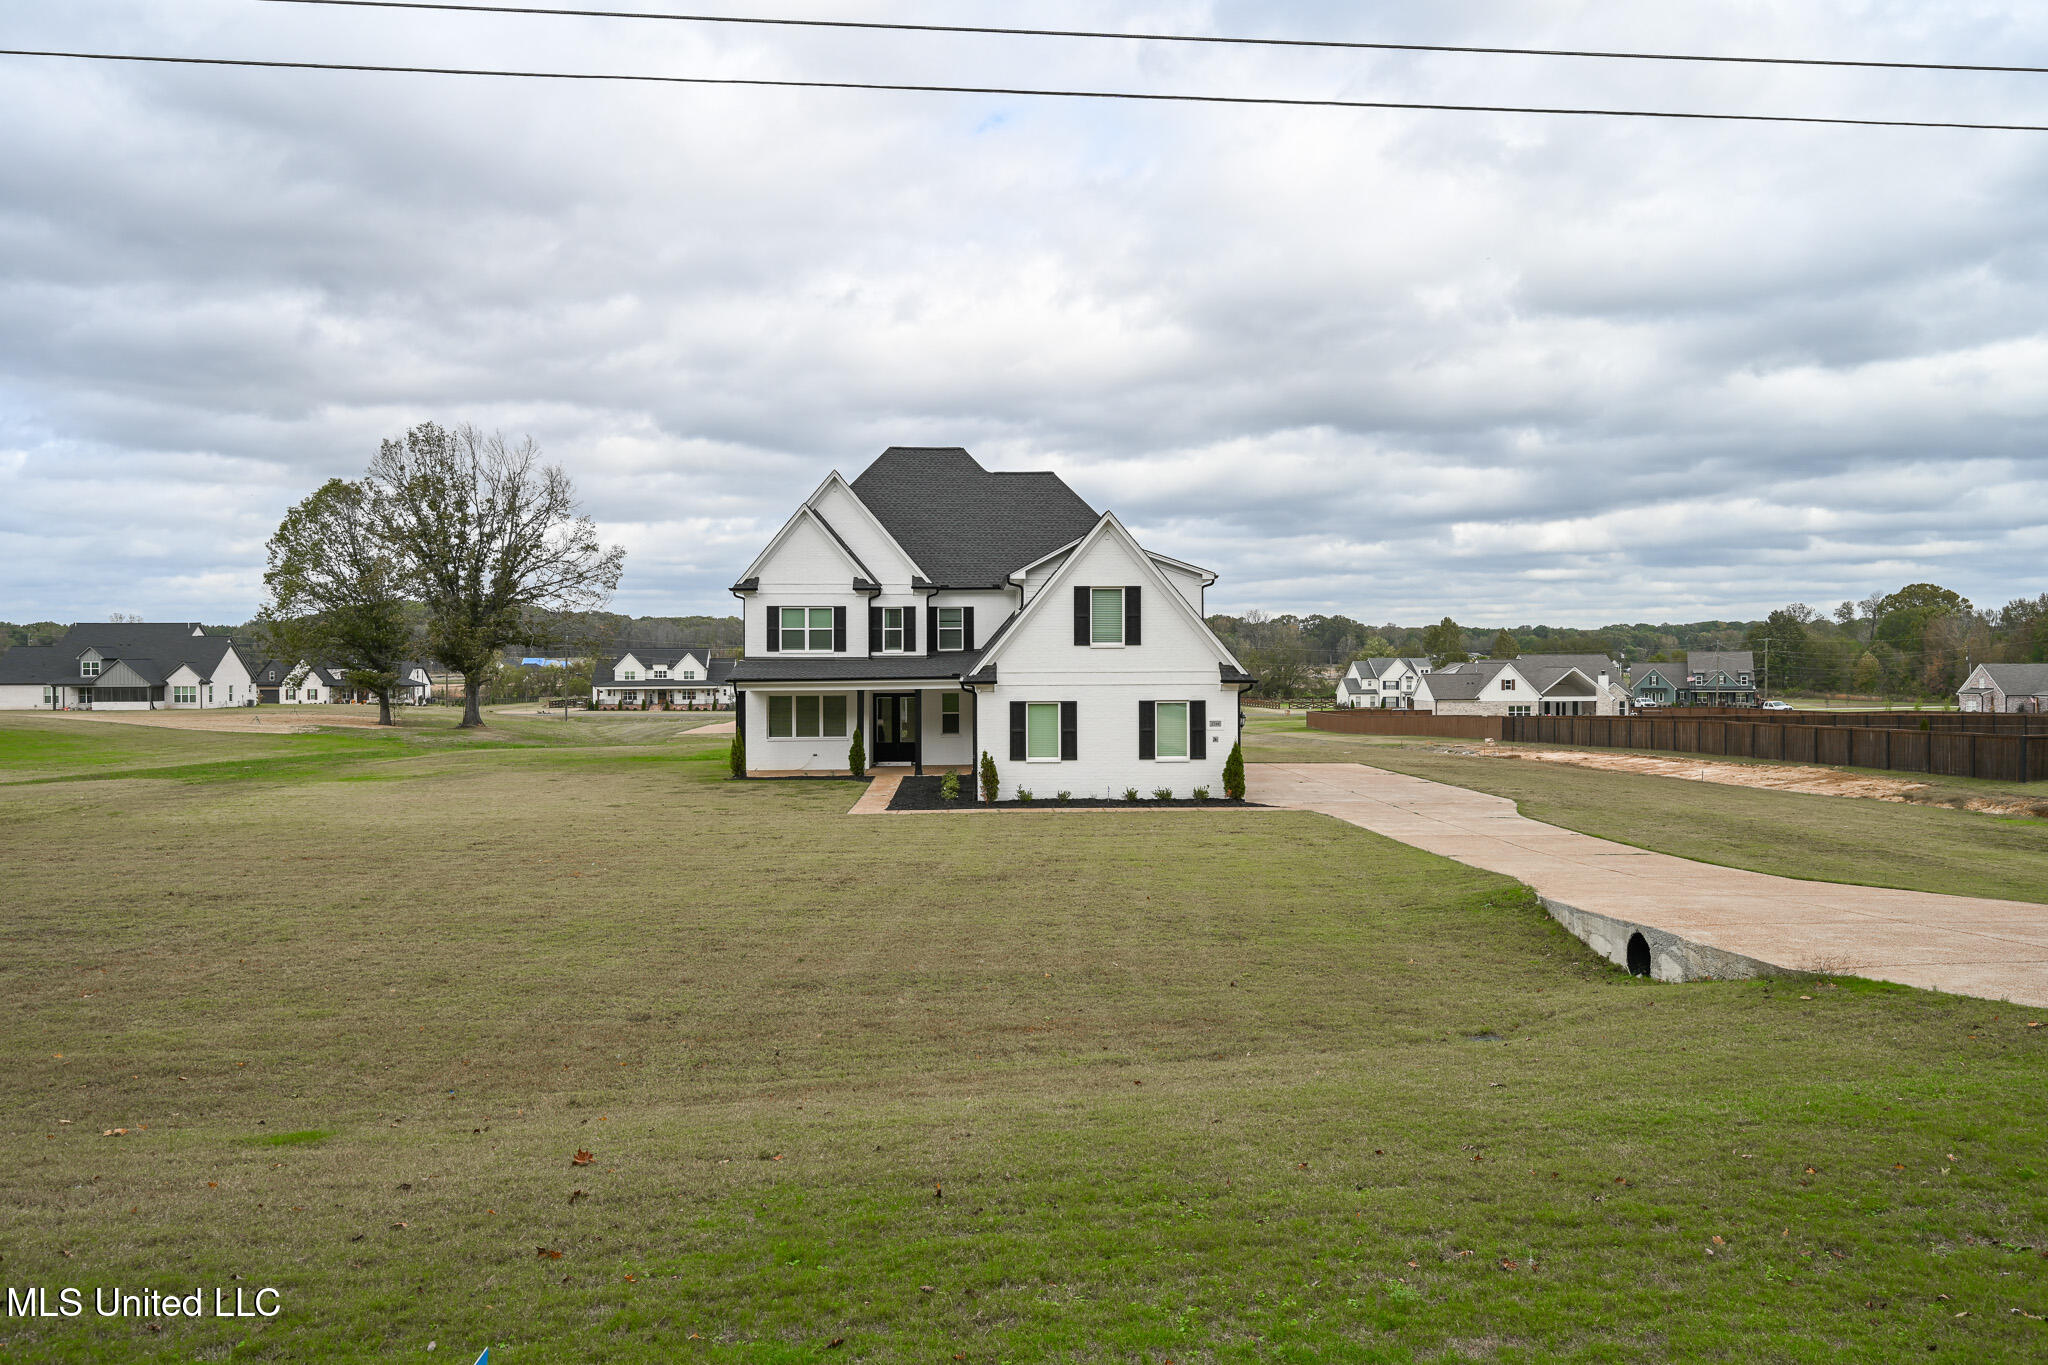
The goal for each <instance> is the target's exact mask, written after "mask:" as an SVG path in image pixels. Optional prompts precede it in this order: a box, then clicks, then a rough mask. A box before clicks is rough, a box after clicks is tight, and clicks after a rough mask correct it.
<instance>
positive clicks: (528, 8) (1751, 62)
mask: <svg viewBox="0 0 2048 1365" xmlns="http://www.w3.org/2000/svg"><path fill="white" fill-rule="evenodd" d="M264 3H266V4H273V5H339V6H345V7H348V8H351V9H410V10H446V11H454V12H463V11H469V12H473V13H477V14H539V15H554V16H560V17H570V18H581V19H665V20H670V21H674V22H680V23H689V24H755V25H761V26H766V27H776V28H838V29H865V30H869V31H873V32H881V33H969V34H984V35H992V36H997V37H1005V38H1094V39H1111V40H1114V41H1119V42H1134V43H1207V44H1213V45H1218V46H1227V47H1288V48H1324V49H1338V50H1344V51H1354V52H1356V51H1363V52H1448V53H1455V54H1460V55H1467V56H1475V55H1476V56H1496V57H1589V58H1598V59H1602V60H1608V61H1628V62H1729V63H1736V64H1740V65H1747V66H1830V67H1860V68H1865V69H1874V70H1880V71H1986V72H2003V73H2007V74H2015V75H2029V76H2039V75H2048V66H1991V65H1986V64H1982V63H1973V62H1879V61H1859V60H1853V59H1847V58H1831V57H1734V56H1715V55H1711V54H1707V53H1698V52H1607V51H1598V50H1589V49H1578V48H1549V47H1461V46H1454V45H1451V44H1447V43H1369V42H1355V41H1347V40H1342V39H1334V38H1237V37H1228V36H1224V35H1220V34H1204V33H1118V32H1114V31H1111V30H1102V29H1082V28H998V27H994V26H991V25H982V24H898V23H883V22H880V21H877V20H862V19H774V18H759V17H755V16H751V15H737V14H663V13H650V12H647V11H644V10H609V9H556V8H552V7H548V6H542V5H456V4H447V3H441V2H440V0H264Z"/></svg>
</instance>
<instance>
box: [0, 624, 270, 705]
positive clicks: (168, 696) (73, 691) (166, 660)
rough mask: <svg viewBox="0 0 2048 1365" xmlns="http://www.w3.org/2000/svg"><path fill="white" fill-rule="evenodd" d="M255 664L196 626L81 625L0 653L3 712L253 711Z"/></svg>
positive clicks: (229, 643)
mask: <svg viewBox="0 0 2048 1365" xmlns="http://www.w3.org/2000/svg"><path fill="white" fill-rule="evenodd" d="M255 700H256V693H255V689H254V688H253V687H252V686H251V684H250V678H249V666H248V664H247V662H246V661H245V660H244V659H243V658H242V656H241V655H240V654H239V653H237V652H236V649H235V642H234V641H233V640H231V639H229V638H228V637H227V636H225V635H208V634H207V633H206V631H205V629H204V628H203V627H202V626H200V625H198V624H197V623H196V622H189V621H188V622H154V621H152V622H140V621H113V622H107V623H104V624H102V623H99V622H79V623H77V624H75V625H73V626H72V627H71V629H69V630H67V631H66V632H64V638H63V639H61V640H59V641H58V642H57V643H56V644H54V645H21V646H17V647H16V648H14V649H10V650H8V651H7V653H6V654H4V655H0V709H5V710H14V711H21V710H42V711H82V710H93V709H98V710H107V711H153V710H160V709H170V710H185V709H189V710H205V709H207V708H210V707H222V706H245V705H252V704H254V702H255Z"/></svg>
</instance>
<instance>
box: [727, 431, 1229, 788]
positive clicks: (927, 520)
mask: <svg viewBox="0 0 2048 1365" xmlns="http://www.w3.org/2000/svg"><path fill="white" fill-rule="evenodd" d="M1215 581H1216V576H1215V575H1214V574H1213V573H1210V572H1209V571H1207V570H1205V569H1200V568H1197V567H1195V566H1194V565H1192V564H1185V563H1182V562H1181V561H1179V560H1175V559H1170V558H1167V557H1166V556H1164V555H1157V554H1153V553H1151V552H1149V551H1147V550H1146V549H1144V547H1142V546H1140V545H1139V544H1138V543H1137V541H1136V540H1135V539H1134V538H1133V537H1132V536H1131V533H1130V532H1129V531H1128V530H1126V529H1125V528H1124V526H1123V524H1122V523H1121V522H1119V521H1118V520H1117V519H1116V517H1115V516H1114V515H1113V514H1111V513H1107V512H1102V513H1098V512H1096V511H1095V510H1094V509H1093V508H1091V507H1090V506H1089V505H1088V504H1087V503H1085V502H1083V501H1082V500H1081V498H1080V497H1079V496H1078V495H1077V494H1076V493H1075V492H1074V491H1073V490H1072V489H1071V488H1069V487H1068V486H1067V485H1066V484H1065V483H1064V482H1062V481H1061V480H1060V479H1059V477H1058V476H1057V475H1054V474H1050V473H1042V472H1041V473H1008V472H999V471H993V470H988V469H984V468H982V466H981V465H980V464H979V463H977V462H976V461H975V459H974V457H973V456H971V455H969V454H968V453H967V452H966V451H965V450H962V449H959V448H957V447H951V448H938V449H934V448H926V447H901V446H897V447H892V448H890V449H889V450H887V451H884V452H883V454H882V455H881V457H880V458H879V459H877V460H876V461H875V462H874V463H873V464H872V465H870V466H868V468H867V469H866V470H865V471H863V472H862V473H861V475H860V477H858V478H857V479H855V480H853V481H852V482H851V483H849V482H847V481H846V480H845V479H843V478H841V477H840V476H839V474H837V473H836V472H835V473H834V474H832V475H831V476H830V477H828V478H827V479H826V480H825V481H824V483H822V484H820V485H819V486H818V489H817V491H816V492H814V493H812V494H811V496H810V497H809V498H808V499H806V500H805V502H804V504H803V506H801V507H800V508H798V509H797V512H796V514H795V515H794V516H792V517H791V518H790V519H789V521H788V522H787V523H785V524H784V525H783V527H782V529H781V530H780V531H778V532H777V533H776V535H775V537H774V538H773V539H772V540H771V541H770V542H769V543H768V546H767V548H766V549H764V550H762V552H761V554H760V555H759V556H758V557H757V558H756V559H755V560H754V562H753V563H752V564H750V565H748V566H747V570H746V573H745V574H744V575H743V576H742V578H741V580H740V582H738V583H737V584H735V585H734V587H733V592H734V593H735V594H736V595H737V596H738V597H739V598H740V599H741V601H742V602H743V603H744V607H745V618H746V657H745V658H744V659H742V660H740V661H739V662H738V663H736V664H735V665H734V667H733V671H732V683H733V687H734V689H735V692H736V706H737V709H738V713H739V715H738V719H739V723H740V725H741V726H743V727H744V730H743V733H744V735H745V741H746V752H747V768H748V771H749V773H750V774H754V775H784V774H802V773H814V774H829V773H843V772H846V771H847V749H848V745H849V743H850V741H851V738H852V735H853V731H854V727H856V726H858V727H860V729H861V731H862V734H863V736H864V739H865V747H866V750H867V757H868V762H869V763H870V764H872V765H875V766H888V765H894V764H901V765H906V766H908V767H910V768H911V769H913V770H914V771H918V772H922V771H925V770H927V769H932V768H938V769H946V770H957V771H962V772H966V771H968V770H970V769H972V768H973V767H974V766H975V764H976V762H977V759H978V756H979V755H981V754H984V753H986V754H988V755H990V756H991V757H993V758H994V760H995V761H996V764H997V767H998V769H999V772H1000V775H1001V786H1002V795H1003V796H1004V797H1009V796H1010V795H1012V794H1014V792H1015V791H1016V789H1017V788H1018V787H1020V786H1021V787H1026V788H1029V789H1031V790H1032V791H1033V792H1034V793H1035V794H1037V795H1040V796H1051V795H1053V794H1054V793H1055V792H1059V791H1067V792H1071V793H1073V794H1074V795H1075V796H1077V797H1081V796H1120V795H1122V794H1123V792H1124V791H1125V789H1127V788H1131V787H1136V788H1137V789H1139V790H1140V791H1142V792H1145V793H1148V794H1149V793H1150V792H1152V791H1153V790H1155V789H1157V788H1160V787H1166V788H1170V789H1171V790H1172V791H1173V792H1174V794H1175V795H1177V796H1183V797H1184V796H1187V795H1189V794H1190V793H1191V792H1192V791H1193V789H1194V788H1196V787H1207V788H1208V789H1209V790H1210V791H1212V792H1214V793H1216V794H1217V795H1219V796H1220V795H1221V794H1222V772H1223V762H1224V759H1225V758H1226V757H1228V755H1229V752H1230V748H1231V746H1232V745H1233V744H1235V743H1236V742H1237V738H1238V708H1237V702H1238V695H1239V693H1240V692H1241V691H1242V690H1243V689H1244V688H1245V687H1246V686H1248V685H1249V684H1250V682H1251V681H1252V680H1251V678H1250V676H1249V675H1247V674H1246V673H1245V671H1244V668H1243V666H1242V665H1241V664H1239V662H1238V661H1237V659H1236V658H1235V657H1234V656H1233V655H1232V654H1231V653H1230V651H1229V649H1228V648H1227V647H1225V645H1224V644H1223V642H1222V641H1221V640H1219V639H1217V637H1216V635H1215V632H1213V631H1211V630H1210V629H1209V627H1208V624H1207V622H1206V621H1204V620H1203V593H1204V591H1205V590H1206V589H1207V587H1208V586H1209V585H1210V584H1211V583H1213V582H1215Z"/></svg>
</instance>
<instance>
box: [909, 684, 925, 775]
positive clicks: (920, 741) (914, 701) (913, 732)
mask: <svg viewBox="0 0 2048 1365" xmlns="http://www.w3.org/2000/svg"><path fill="white" fill-rule="evenodd" d="M910 771H911V772H912V773H914V774H916V775H917V776H919V777H923V776H924V693H922V692H912V693H911V694H910Z"/></svg>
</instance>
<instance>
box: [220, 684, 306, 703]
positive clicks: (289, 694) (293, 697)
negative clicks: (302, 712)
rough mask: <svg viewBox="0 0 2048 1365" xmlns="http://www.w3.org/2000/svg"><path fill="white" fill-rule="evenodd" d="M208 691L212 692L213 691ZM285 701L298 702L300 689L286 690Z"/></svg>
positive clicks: (289, 688)
mask: <svg viewBox="0 0 2048 1365" xmlns="http://www.w3.org/2000/svg"><path fill="white" fill-rule="evenodd" d="M208 690H209V691H210V690H211V689H208ZM284 699H285V700H286V701H297V700H298V699H299V689H298V688H296V687H287V688H286V689H285V690H284Z"/></svg>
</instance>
